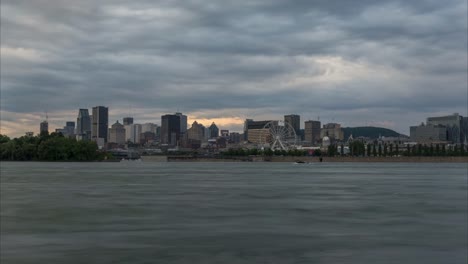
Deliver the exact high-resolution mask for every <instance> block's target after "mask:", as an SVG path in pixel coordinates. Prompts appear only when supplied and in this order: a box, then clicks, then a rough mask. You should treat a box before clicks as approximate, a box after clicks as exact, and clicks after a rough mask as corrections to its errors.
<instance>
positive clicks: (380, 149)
mask: <svg viewBox="0 0 468 264" xmlns="http://www.w3.org/2000/svg"><path fill="white" fill-rule="evenodd" d="M381 156H382V144H379V157H381Z"/></svg>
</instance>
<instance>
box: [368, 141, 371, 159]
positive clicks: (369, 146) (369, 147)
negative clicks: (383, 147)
mask: <svg viewBox="0 0 468 264" xmlns="http://www.w3.org/2000/svg"><path fill="white" fill-rule="evenodd" d="M367 156H368V157H370V156H371V144H367Z"/></svg>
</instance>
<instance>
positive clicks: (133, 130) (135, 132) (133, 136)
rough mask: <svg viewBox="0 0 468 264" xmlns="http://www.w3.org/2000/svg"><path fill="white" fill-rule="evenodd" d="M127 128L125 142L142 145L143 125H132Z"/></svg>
mask: <svg viewBox="0 0 468 264" xmlns="http://www.w3.org/2000/svg"><path fill="white" fill-rule="evenodd" d="M124 127H125V141H126V142H129V141H130V142H132V143H135V144H140V135H141V133H142V125H140V124H131V125H126V126H124Z"/></svg>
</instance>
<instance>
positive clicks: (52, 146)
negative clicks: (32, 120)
mask: <svg viewBox="0 0 468 264" xmlns="http://www.w3.org/2000/svg"><path fill="white" fill-rule="evenodd" d="M109 158H111V157H110V156H109V154H107V153H105V152H99V151H98V147H97V145H96V143H95V142H92V141H77V140H76V139H72V138H68V137H64V136H63V135H62V134H61V133H51V134H50V135H49V134H47V133H43V134H41V135H39V136H22V137H20V138H14V139H10V138H9V137H7V136H5V135H0V160H2V161H101V160H107V159H109Z"/></svg>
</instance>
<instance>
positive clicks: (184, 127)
mask: <svg viewBox="0 0 468 264" xmlns="http://www.w3.org/2000/svg"><path fill="white" fill-rule="evenodd" d="M175 115H176V116H179V117H180V133H185V132H187V116H186V115H183V114H182V113H175Z"/></svg>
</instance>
